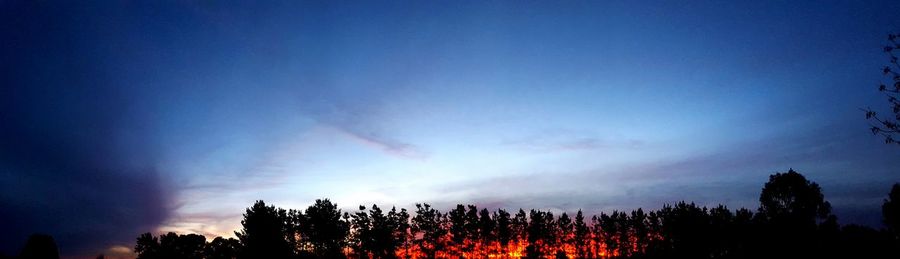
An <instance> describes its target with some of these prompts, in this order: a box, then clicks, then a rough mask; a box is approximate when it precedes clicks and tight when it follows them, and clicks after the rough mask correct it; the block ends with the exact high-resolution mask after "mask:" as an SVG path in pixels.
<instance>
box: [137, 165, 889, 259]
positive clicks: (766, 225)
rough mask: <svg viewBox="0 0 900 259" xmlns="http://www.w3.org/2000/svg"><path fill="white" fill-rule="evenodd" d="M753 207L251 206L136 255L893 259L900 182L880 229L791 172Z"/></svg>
mask: <svg viewBox="0 0 900 259" xmlns="http://www.w3.org/2000/svg"><path fill="white" fill-rule="evenodd" d="M759 202H760V204H759V208H758V209H756V211H751V210H750V209H746V208H741V209H737V210H731V209H729V208H728V207H726V206H725V205H718V206H716V207H704V206H699V205H697V204H694V203H688V202H679V203H676V204H672V205H664V206H663V207H662V208H660V209H658V210H655V211H653V210H651V211H645V210H643V209H640V208H639V209H636V210H632V211H612V212H610V213H609V214H607V213H600V214H599V215H593V216H587V215H585V214H584V213H583V212H582V211H580V210H579V211H577V212H575V213H574V215H570V214H569V213H567V212H562V213H559V214H558V215H556V213H553V212H551V211H542V210H534V209H532V210H529V211H525V210H523V209H519V210H517V211H507V210H505V209H497V210H488V209H486V208H480V209H479V208H478V207H477V206H476V205H462V204H460V205H457V206H456V207H455V208H452V209H450V210H449V211H447V212H441V211H439V210H437V209H435V208H433V207H431V206H430V205H429V204H416V205H415V213H413V214H410V212H408V211H407V210H406V209H403V208H401V209H398V208H396V207H392V208H390V209H389V210H387V209H382V208H381V207H378V206H377V205H372V206H371V207H367V206H360V207H359V210H357V211H355V212H352V213H351V212H342V211H341V210H340V209H338V206H337V205H336V204H334V203H332V202H331V201H329V200H328V199H320V200H316V201H315V203H314V204H312V205H311V206H309V207H308V208H306V210H303V211H301V210H294V209H288V210H285V209H282V208H278V207H275V206H272V205H267V204H266V203H265V202H264V201H261V200H260V201H257V202H256V203H254V204H253V206H251V207H249V208H247V210H246V212H245V213H244V219H243V220H242V221H241V224H242V226H243V228H242V229H241V230H240V231H236V232H235V235H236V236H237V239H234V238H228V239H225V238H222V237H216V238H215V239H213V240H212V241H210V242H206V241H205V238H204V237H203V236H201V235H196V234H187V235H178V234H175V233H168V234H164V235H160V236H158V237H156V236H153V235H151V234H150V233H145V234H143V235H141V236H140V237H138V238H137V244H136V246H135V252H136V253H137V254H138V258H139V259H156V258H168V259H182V258H183V259H202V258H206V259H235V258H237V259H244V258H248V259H249V258H276V259H278V258H284V259H288V258H291V259H293V258H429V259H431V258H768V257H795V258H808V257H819V258H898V256H900V184H895V185H894V186H893V188H892V189H891V191H890V194H889V197H888V199H886V200H885V202H884V205H883V207H882V212H883V216H884V223H885V226H886V228H884V229H873V228H870V227H866V226H859V225H846V226H841V225H839V224H838V222H837V217H835V216H834V215H833V214H832V213H831V206H830V204H829V203H828V201H826V200H825V197H824V195H823V194H822V191H821V188H820V187H819V186H818V184H816V183H814V182H811V181H809V180H807V179H806V178H805V177H804V176H803V175H801V174H799V173H797V172H795V171H794V170H789V171H788V172H785V173H776V174H773V175H771V176H770V177H769V181H768V182H767V183H766V184H765V185H764V187H763V188H762V192H761V194H760V197H759Z"/></svg>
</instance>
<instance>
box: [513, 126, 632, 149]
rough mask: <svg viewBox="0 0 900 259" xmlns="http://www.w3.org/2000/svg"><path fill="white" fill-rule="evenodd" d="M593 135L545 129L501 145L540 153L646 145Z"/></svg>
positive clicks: (574, 131)
mask: <svg viewBox="0 0 900 259" xmlns="http://www.w3.org/2000/svg"><path fill="white" fill-rule="evenodd" d="M592 135H593V134H591V133H589V132H582V131H576V130H565V129H556V130H544V131H541V132H539V133H536V134H532V135H529V136H526V137H521V138H515V139H507V140H503V141H501V142H500V145H501V146H506V147H510V148H515V149H520V150H525V151H529V152H539V153H544V152H575V151H590V150H598V149H617V148H637V147H641V146H643V145H644V142H643V141H640V140H629V139H624V138H617V139H611V138H598V137H594V136H592Z"/></svg>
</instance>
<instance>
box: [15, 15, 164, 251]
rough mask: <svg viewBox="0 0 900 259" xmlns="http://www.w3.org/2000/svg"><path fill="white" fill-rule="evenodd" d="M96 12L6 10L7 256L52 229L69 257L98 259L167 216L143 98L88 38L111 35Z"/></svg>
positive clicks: (100, 46)
mask: <svg viewBox="0 0 900 259" xmlns="http://www.w3.org/2000/svg"><path fill="white" fill-rule="evenodd" d="M48 5H49V4H48ZM54 6H55V4H54ZM93 8H95V7H91V6H64V7H53V8H49V6H41V4H34V3H16V2H13V1H10V2H4V3H2V4H0V26H2V27H0V38H2V39H3V40H0V73H2V74H0V80H2V82H0V86H2V90H0V207H2V208H3V209H2V210H0V222H2V229H3V230H4V232H3V234H2V235H0V252H2V253H5V254H16V253H17V252H18V249H19V248H20V247H21V245H22V244H23V243H24V241H25V239H26V238H27V237H28V235H30V234H32V233H46V234H50V235H52V236H53V237H54V238H55V239H56V241H57V243H58V245H59V248H60V250H61V254H62V255H65V256H74V255H96V254H98V253H100V252H101V251H102V250H103V249H106V248H108V247H110V246H112V245H120V244H130V243H131V242H132V240H133V238H134V237H135V236H136V235H137V234H139V233H140V232H145V231H149V230H152V229H153V228H155V227H156V226H157V225H158V224H159V223H160V222H162V221H163V220H165V218H166V216H167V214H168V210H167V200H168V197H169V195H168V191H167V190H165V189H164V186H166V185H165V184H164V177H162V174H161V173H160V172H157V171H156V169H155V168H154V165H155V163H154V161H155V159H156V156H155V152H154V151H155V150H156V148H155V147H154V145H153V138H152V135H151V134H148V133H149V130H150V129H149V127H148V125H147V124H146V123H144V122H143V121H142V120H141V118H143V117H145V115H146V113H145V112H144V111H142V110H141V109H142V107H143V106H142V100H141V99H140V98H139V97H137V96H130V95H127V94H123V89H126V88H128V87H130V86H129V85H128V84H127V83H126V82H122V81H119V80H117V79H116V76H115V75H113V74H112V73H114V72H115V71H117V69H116V68H115V67H114V66H113V65H111V64H108V61H109V60H107V57H105V56H104V55H103V54H104V53H106V52H108V51H111V50H110V49H109V47H110V46H105V45H104V43H103V42H92V43H88V42H89V41H88V40H86V38H89V37H95V36H98V35H103V34H104V33H106V31H105V30H106V29H109V28H106V27H103V26H100V27H96V26H95V25H97V24H102V23H103V22H104V21H105V20H104V19H108V17H104V16H97V17H96V18H94V17H91V16H89V15H88V14H86V13H87V12H86V10H90V9H93ZM109 26H115V25H114V24H109Z"/></svg>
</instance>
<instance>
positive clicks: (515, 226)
mask: <svg viewBox="0 0 900 259" xmlns="http://www.w3.org/2000/svg"><path fill="white" fill-rule="evenodd" d="M511 227H512V236H513V242H514V243H515V244H514V245H515V246H516V247H519V246H521V245H523V244H522V243H523V242H525V240H526V236H527V235H528V233H527V229H528V215H527V214H525V210H523V209H521V208H520V209H519V212H516V215H515V216H514V217H513V219H512V224H511Z"/></svg>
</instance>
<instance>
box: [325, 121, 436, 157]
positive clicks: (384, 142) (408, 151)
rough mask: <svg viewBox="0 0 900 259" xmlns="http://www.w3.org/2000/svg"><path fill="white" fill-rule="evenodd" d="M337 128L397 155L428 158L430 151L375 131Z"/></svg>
mask: <svg viewBox="0 0 900 259" xmlns="http://www.w3.org/2000/svg"><path fill="white" fill-rule="evenodd" d="M335 129H337V130H338V131H339V132H341V133H343V134H344V135H345V136H347V137H349V138H351V139H353V140H356V141H358V142H359V143H362V144H364V145H366V146H369V147H373V148H376V149H378V150H381V151H383V152H384V153H386V154H389V155H392V156H395V157H400V158H407V159H415V160H426V159H428V153H426V152H424V151H422V150H421V149H420V148H419V147H418V146H415V145H413V144H410V143H406V142H403V141H399V140H396V139H393V138H390V137H386V136H384V135H382V134H379V133H376V132H374V131H361V130H358V129H354V128H346V127H336V128H335Z"/></svg>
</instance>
